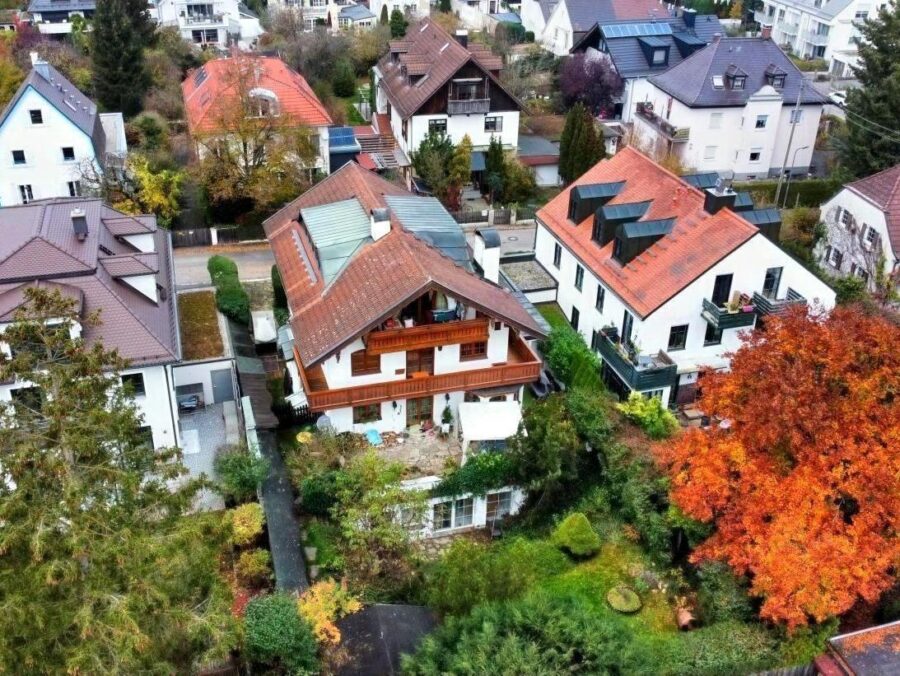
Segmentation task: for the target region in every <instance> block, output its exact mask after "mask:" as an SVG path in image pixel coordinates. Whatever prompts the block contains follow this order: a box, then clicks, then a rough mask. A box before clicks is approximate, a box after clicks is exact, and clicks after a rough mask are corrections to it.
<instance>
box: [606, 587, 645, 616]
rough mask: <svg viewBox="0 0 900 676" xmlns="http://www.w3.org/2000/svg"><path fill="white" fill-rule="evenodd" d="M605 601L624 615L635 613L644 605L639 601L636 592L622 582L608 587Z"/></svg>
mask: <svg viewBox="0 0 900 676" xmlns="http://www.w3.org/2000/svg"><path fill="white" fill-rule="evenodd" d="M606 602H607V603H608V604H609V607H610V608H612V609H613V610H615V611H616V612H617V613H622V614H624V615H631V614H633V613H636V612H637V611H639V610H640V609H641V608H642V607H643V605H644V604H643V603H641V597H640V596H638V595H637V592H636V591H634V589H631V588H630V587H626V586H625V585H624V584H620V585H616V586H615V587H613V588H612V589H610V590H609V591H608V592H607V594H606Z"/></svg>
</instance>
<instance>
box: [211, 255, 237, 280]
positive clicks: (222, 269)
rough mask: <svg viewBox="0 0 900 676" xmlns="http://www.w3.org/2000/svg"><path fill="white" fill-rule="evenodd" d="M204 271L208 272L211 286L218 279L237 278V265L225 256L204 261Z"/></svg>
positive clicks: (217, 256)
mask: <svg viewBox="0 0 900 676" xmlns="http://www.w3.org/2000/svg"><path fill="white" fill-rule="evenodd" d="M206 269H207V270H208V271H209V278H210V279H211V280H212V281H213V284H215V283H216V280H217V279H218V278H220V277H237V276H238V268H237V263H235V262H234V261H233V260H231V259H230V258H228V257H227V256H219V255H216V256H210V257H209V260H208V261H206Z"/></svg>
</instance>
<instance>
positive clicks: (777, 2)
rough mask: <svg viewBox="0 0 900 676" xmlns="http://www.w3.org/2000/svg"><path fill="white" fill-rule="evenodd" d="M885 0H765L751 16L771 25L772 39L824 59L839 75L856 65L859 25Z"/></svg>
mask: <svg viewBox="0 0 900 676" xmlns="http://www.w3.org/2000/svg"><path fill="white" fill-rule="evenodd" d="M887 4H888V3H886V2H883V1H879V0H874V2H873V0H814V1H813V2H809V1H807V0H765V2H764V3H762V6H761V7H759V8H758V9H757V10H756V11H755V12H754V13H753V18H754V19H755V20H756V21H757V22H758V23H759V24H760V25H761V26H763V27H765V26H771V32H772V39H773V40H775V42H776V43H778V44H779V45H781V46H782V47H783V48H784V49H785V50H786V51H790V52H791V53H792V54H796V55H797V56H800V57H803V58H804V59H825V60H826V61H827V62H828V70H829V71H830V72H831V73H832V74H833V75H837V76H838V77H852V67H853V66H856V65H858V62H859V55H858V52H857V48H856V44H857V42H858V40H859V38H860V32H859V27H858V25H859V24H860V23H862V22H863V21H865V20H866V19H870V18H874V17H875V15H876V14H878V10H879V9H881V8H882V7H884V6H885V5H887Z"/></svg>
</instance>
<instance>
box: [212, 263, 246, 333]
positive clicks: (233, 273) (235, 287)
mask: <svg viewBox="0 0 900 676" xmlns="http://www.w3.org/2000/svg"><path fill="white" fill-rule="evenodd" d="M206 269H207V270H208V271H209V277H210V279H211V280H212V283H213V286H215V287H216V306H217V307H218V308H219V310H220V311H221V312H222V314H224V315H225V316H226V317H229V318H230V319H233V320H234V321H236V322H240V323H242V324H249V323H250V296H248V295H247V292H246V291H245V290H244V287H243V286H241V282H240V280H239V279H238V269H237V264H236V263H235V262H234V261H233V260H231V259H230V258H227V257H225V256H211V257H210V259H209V261H207V263H206Z"/></svg>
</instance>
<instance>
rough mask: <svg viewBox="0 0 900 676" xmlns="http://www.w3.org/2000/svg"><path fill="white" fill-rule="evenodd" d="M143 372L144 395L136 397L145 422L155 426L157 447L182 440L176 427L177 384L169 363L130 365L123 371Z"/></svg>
mask: <svg viewBox="0 0 900 676" xmlns="http://www.w3.org/2000/svg"><path fill="white" fill-rule="evenodd" d="M130 373H140V374H141V375H142V376H143V377H144V390H145V392H146V393H145V394H144V395H138V396H136V397H135V398H134V402H135V405H136V406H137V409H138V411H139V412H140V413H141V415H143V418H144V424H145V425H148V426H149V427H150V428H152V430H153V445H154V446H156V447H157V448H161V447H165V446H175V445H177V444H178V443H179V440H178V436H177V429H175V428H174V427H173V420H172V417H173V415H174V416H175V417H176V420H177V408H176V406H175V386H174V384H173V377H172V374H171V373H170V372H169V367H168V366H148V367H146V368H137V369H127V370H125V371H122V375H127V374H130Z"/></svg>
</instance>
